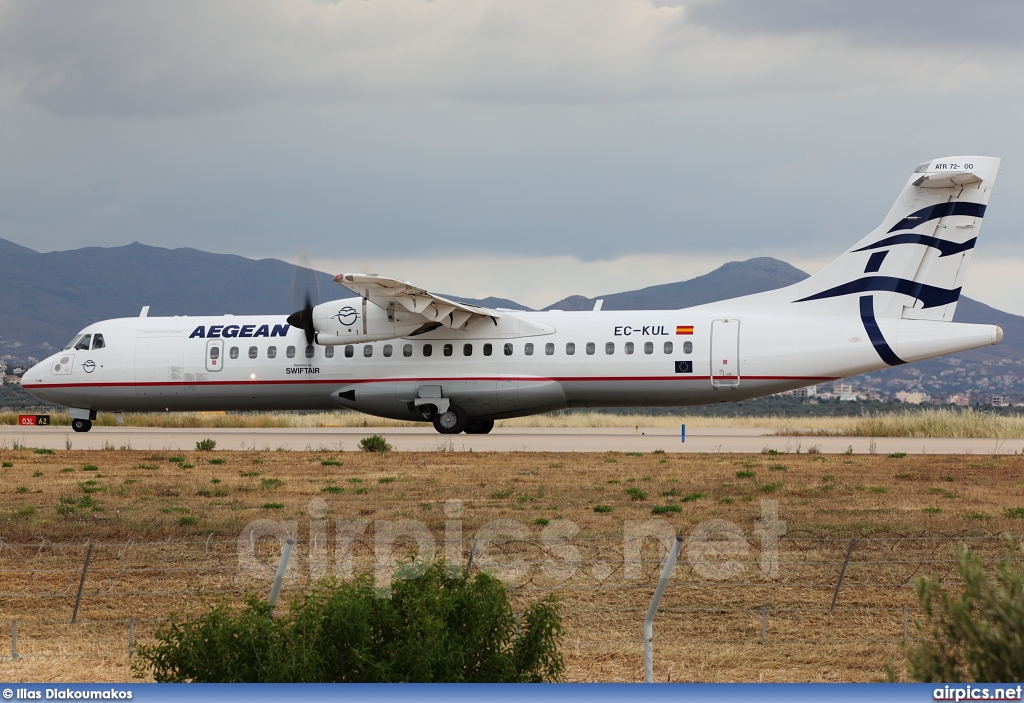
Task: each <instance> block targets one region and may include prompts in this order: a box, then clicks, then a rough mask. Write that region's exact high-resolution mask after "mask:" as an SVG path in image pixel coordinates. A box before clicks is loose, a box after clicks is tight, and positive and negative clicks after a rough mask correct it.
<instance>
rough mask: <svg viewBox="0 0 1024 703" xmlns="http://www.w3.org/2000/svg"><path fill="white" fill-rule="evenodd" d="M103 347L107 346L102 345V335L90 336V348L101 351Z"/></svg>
mask: <svg viewBox="0 0 1024 703" xmlns="http://www.w3.org/2000/svg"><path fill="white" fill-rule="evenodd" d="M105 346H107V345H106V344H104V343H103V335H102V334H94V335H93V336H92V348H93V349H102V348H103V347H105Z"/></svg>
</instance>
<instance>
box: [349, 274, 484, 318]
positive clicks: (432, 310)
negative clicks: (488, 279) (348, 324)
mask: <svg viewBox="0 0 1024 703" xmlns="http://www.w3.org/2000/svg"><path fill="white" fill-rule="evenodd" d="M334 282H335V283H340V284H341V285H343V286H345V287H346V288H348V289H349V290H351V291H352V292H353V293H356V294H357V295H361V296H362V297H364V298H366V299H367V300H369V301H370V302H371V303H373V304H374V305H378V306H380V307H382V308H384V309H385V310H395V309H396V308H399V307H400V308H402V309H404V310H407V311H409V312H411V313H415V314H417V315H422V316H423V317H424V318H425V319H426V320H427V321H428V322H434V323H438V324H440V325H443V326H444V327H450V328H451V329H453V330H470V329H472V328H474V327H476V326H477V325H478V324H480V323H482V322H484V321H485V320H490V321H491V322H492V323H495V324H496V323H497V318H499V317H501V313H500V312H497V311H496V310H490V309H488V308H481V307H478V306H476V305H468V304H466V303H457V302H455V301H454V300H448V299H447V298H442V297H441V296H439V295H435V294H433V293H431V292H429V291H427V290H424V289H423V288H418V287H416V286H414V285H412V284H411V283H409V282H408V281H399V280H397V279H394V278H383V277H381V276H378V275H376V274H373V273H342V274H339V275H337V276H335V277H334Z"/></svg>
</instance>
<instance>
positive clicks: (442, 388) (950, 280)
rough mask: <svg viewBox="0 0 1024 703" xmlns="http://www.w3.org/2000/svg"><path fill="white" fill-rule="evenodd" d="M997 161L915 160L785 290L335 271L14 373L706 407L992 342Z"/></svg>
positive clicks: (87, 410)
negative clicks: (666, 290)
mask: <svg viewBox="0 0 1024 703" xmlns="http://www.w3.org/2000/svg"><path fill="white" fill-rule="evenodd" d="M998 169H999V159H997V158H993V157H981V156H959V157H947V158H941V159H934V160H932V161H929V162H927V163H924V164H921V165H920V166H918V167H917V169H915V170H914V172H913V174H912V175H911V176H910V179H909V180H908V181H907V183H906V185H905V186H904V188H903V190H902V191H901V193H900V195H899V197H898V198H897V200H896V203H895V204H894V205H893V207H892V208H891V209H890V211H889V214H888V215H886V217H885V219H884V220H883V221H882V224H881V225H880V226H879V227H878V228H877V229H875V230H874V231H873V232H871V233H870V234H869V235H867V236H866V237H864V238H863V239H861V240H860V241H859V242H857V243H856V244H854V245H853V246H852V247H851V248H850V249H848V250H847V251H846V252H845V253H843V254H842V255H841V256H840V257H839V258H837V259H836V260H834V261H833V262H832V263H831V264H829V265H827V266H826V267H825V268H823V269H822V270H821V271H819V272H817V273H815V274H814V275H812V276H810V277H809V278H807V279H805V280H803V281H801V282H799V283H796V284H794V285H791V286H787V287H784V288H780V289H777V290H772V291H768V292H764V293H758V294H755V295H747V296H743V297H740V298H734V299H731V300H723V301H720V302H715V303H709V304H706V305H697V306H693V307H686V306H685V303H686V301H685V300H681V301H679V302H680V304H681V306H680V309H678V310H626V311H602V310H599V309H595V310H594V311H586V312H579V311H571V312H570V311H558V310H550V311H546V312H523V311H513V310H507V309H489V308H484V307H479V306H476V305H469V304H465V303H461V302H457V301H454V300H450V299H447V298H445V297H442V296H440V295H436V294H433V293H430V292H429V291H427V290H424V289H423V288H419V287H417V286H414V285H412V284H410V283H408V282H403V281H400V280H396V279H391V278H385V277H382V276H378V275H376V274H357V273H345V274H341V275H339V276H336V277H335V278H334V280H335V281H336V282H337V283H340V284H342V285H343V286H345V287H346V288H348V289H349V291H351V292H353V293H355V294H356V295H355V297H347V298H342V299H339V300H333V301H330V302H326V303H321V304H319V305H312V304H310V303H308V302H307V305H306V306H305V307H304V308H303V309H302V310H299V311H297V312H295V313H294V314H292V315H290V316H288V317H287V318H285V317H284V316H275V315H252V316H248V315H247V316H238V317H236V316H232V315H223V316H218V317H187V316H175V317H149V316H148V307H147V308H143V310H142V313H141V314H140V316H139V317H132V318H122V319H114V320H105V321H102V322H97V323H95V324H92V325H89V326H88V327H86V328H85V329H83V330H82V331H81V332H80V333H78V334H77V335H75V337H74V339H72V340H71V342H70V343H69V344H68V346H67V347H65V348H64V349H63V350H61V351H60V352H58V353H56V354H54V355H52V356H50V357H49V358H47V359H45V360H43V361H42V362H40V363H39V364H37V365H36V366H34V367H32V368H31V369H30V370H29V371H28V372H27V373H25V375H24V378H23V380H22V386H23V387H24V388H25V390H27V391H28V392H29V393H31V394H32V395H34V396H35V397H36V398H39V399H40V400H44V401H47V402H50V403H56V404H58V405H63V406H66V407H67V408H68V410H67V413H68V415H69V417H70V418H71V420H72V423H71V425H72V428H73V429H74V430H75V431H76V432H88V431H89V429H90V428H91V426H92V421H93V420H95V419H96V413H97V412H113V413H117V417H118V419H120V418H121V415H120V414H121V413H124V412H161V411H211V410H221V411H280V410H331V409H344V410H356V411H359V412H363V413H367V414H370V415H376V416H380V417H386V418H393V419H396V420H411V421H419V422H430V423H432V424H433V426H434V428H435V429H436V430H437V432H439V433H442V434H457V433H459V432H466V433H470V434H484V433H487V432H490V431H491V429H492V428H493V427H494V421H495V420H498V419H502V418H511V417H518V416H524V415H531V414H535V413H544V412H549V411H554V410H562V409H565V408H589V407H654V406H686V405H705V404H710V403H721V402H729V401H739V400H745V399H748V398H754V397H758V396H764V395H769V394H772V393H778V392H781V391H787V390H792V389H796V388H801V387H804V386H808V385H811V384H815V383H820V382H825V381H833V380H837V379H840V378H843V377H845V376H852V375H855V374H861V373H865V372H869V371H874V370H877V369H884V368H888V367H891V366H897V365H899V364H904V363H908V362H912V361H919V360H921V359H928V358H932V357H936V356H939V355H942V354H948V353H952V352H958V351H964V350H967V349H973V348H976V347H980V346H983V345H987V344H997V343H999V342H1000V341H1001V340H1002V337H1003V331H1002V329H1001V328H999V327H998V326H995V325H976V324H962V323H956V322H953V321H952V319H953V312H954V311H955V309H956V304H957V300H958V299H959V296H960V290H961V287H962V286H963V281H964V277H965V276H966V273H967V267H968V264H969V263H970V258H971V252H972V251H973V249H974V246H975V244H976V242H977V238H978V232H979V230H980V228H981V223H982V219H983V218H984V215H985V209H986V207H987V205H988V199H989V196H990V194H991V192H992V186H993V184H994V182H995V178H996V174H997V172H998Z"/></svg>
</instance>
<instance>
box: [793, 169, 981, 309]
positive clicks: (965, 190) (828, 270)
mask: <svg viewBox="0 0 1024 703" xmlns="http://www.w3.org/2000/svg"><path fill="white" fill-rule="evenodd" d="M998 171H999V159H997V158H994V157H988V156H957V157H948V158H942V159H935V160H933V161H929V162H928V163H924V164H921V165H920V166H918V167H917V169H916V170H915V171H914V173H913V174H912V175H911V177H910V179H909V181H908V182H907V184H906V186H904V188H903V191H902V192H901V193H900V195H899V198H897V200H896V203H895V204H894V205H893V206H892V209H891V210H890V211H889V214H888V215H886V217H885V219H884V220H883V221H882V224H881V225H880V226H879V227H878V228H877V229H875V230H874V231H873V232H872V233H871V234H869V235H868V236H866V237H864V239H862V240H861V241H859V242H857V243H856V244H855V245H853V246H852V247H851V248H850V249H848V250H847V251H846V252H845V253H844V254H842V256H840V257H839V258H838V259H836V260H835V261H833V262H832V263H830V264H829V265H828V266H826V267H825V268H824V269H822V270H821V271H819V272H818V273H816V274H814V275H813V276H811V277H810V278H807V279H806V280H804V281H801V282H800V283H797V284H796V285H795V286H792V287H791V288H789V289H786V290H788V291H795V293H796V295H794V297H793V298H792V302H794V303H797V304H799V305H800V307H801V308H802V309H804V310H806V311H807V312H812V313H818V314H821V313H826V314H827V313H834V314H853V315H859V316H861V317H867V318H871V319H875V318H902V319H905V320H935V321H947V322H948V321H950V320H952V319H953V312H954V311H955V310H956V304H957V301H958V300H959V298H960V289H961V287H962V286H963V281H964V278H965V276H966V274H967V267H968V265H969V264H970V260H971V252H972V251H973V249H974V245H975V243H976V242H977V239H978V232H979V231H980V229H981V223H982V220H983V218H984V216H985V208H986V207H987V205H988V199H989V195H990V194H991V192H992V186H993V184H994V183H995V178H996V173H997V172H998ZM866 308H869V309H866Z"/></svg>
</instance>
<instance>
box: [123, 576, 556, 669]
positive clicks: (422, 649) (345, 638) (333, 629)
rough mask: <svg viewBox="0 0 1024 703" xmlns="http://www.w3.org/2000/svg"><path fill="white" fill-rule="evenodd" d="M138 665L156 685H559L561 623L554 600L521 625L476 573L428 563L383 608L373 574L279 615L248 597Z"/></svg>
mask: <svg viewBox="0 0 1024 703" xmlns="http://www.w3.org/2000/svg"><path fill="white" fill-rule="evenodd" d="M154 638H155V640H156V642H155V643H154V644H151V645H144V646H141V647H139V650H138V652H139V660H138V662H137V663H136V664H135V665H134V666H135V667H136V669H137V670H138V671H140V672H146V673H151V674H152V676H153V678H154V679H155V680H156V681H159V682H183V681H195V682H217V683H232V682H282V683H297V682H308V683H312V682H363V683H371V682H478V683H484V682H543V681H556V680H558V679H559V678H561V675H562V671H563V669H564V663H563V660H562V654H561V651H560V648H559V647H560V644H561V638H562V624H561V617H560V615H559V612H558V606H557V602H556V601H555V599H554V597H553V596H548V597H547V598H546V599H544V600H542V601H540V602H538V603H535V604H533V605H532V606H530V607H529V608H527V610H526V612H525V613H523V614H522V617H521V619H520V620H519V621H518V622H517V618H516V617H515V615H514V614H513V612H512V607H511V605H510V604H509V602H508V598H507V595H506V592H505V587H504V586H503V585H502V583H501V582H500V581H498V580H497V579H495V578H493V577H490V576H488V575H486V574H483V573H476V574H474V575H473V576H472V577H469V576H467V575H465V574H459V575H457V576H455V577H450V574H446V570H445V567H444V565H443V564H435V565H434V566H432V567H431V568H430V569H428V570H427V571H426V572H425V573H424V574H422V575H421V576H419V577H418V578H414V579H408V580H402V579H400V580H396V581H395V582H394V583H393V584H392V586H391V595H390V597H386V598H382V597H381V596H380V593H379V592H378V591H377V590H376V589H375V588H374V585H373V580H372V577H371V576H370V575H369V574H365V575H363V576H360V577H357V578H356V579H354V580H353V581H348V582H340V583H339V582H336V581H325V582H322V583H321V584H319V585H318V586H315V587H314V588H313V589H312V590H311V591H310V592H309V593H307V594H306V595H305V596H303V597H300V598H296V599H295V600H294V601H293V602H292V604H291V607H290V609H289V612H288V613H287V614H286V615H281V616H278V617H274V616H273V613H272V609H271V607H270V606H268V605H267V604H266V603H263V602H261V601H260V600H258V599H257V598H256V597H255V596H249V597H248V598H247V599H246V605H245V607H244V608H242V609H241V610H233V609H232V608H230V607H229V606H228V605H227V603H226V602H224V601H222V602H220V603H219V604H218V605H216V606H214V607H213V608H212V609H210V610H209V612H207V613H206V614H205V615H203V616H201V617H199V618H198V619H191V618H186V617H184V616H181V615H172V616H171V618H170V619H169V620H168V622H167V623H165V624H164V625H161V626H160V627H158V628H157V631H156V633H155V635H154Z"/></svg>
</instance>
